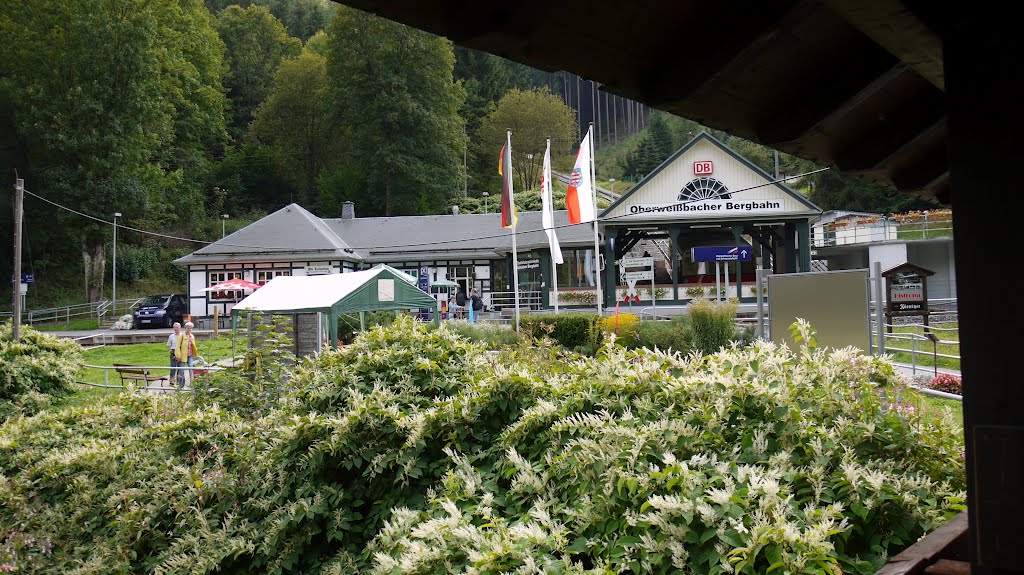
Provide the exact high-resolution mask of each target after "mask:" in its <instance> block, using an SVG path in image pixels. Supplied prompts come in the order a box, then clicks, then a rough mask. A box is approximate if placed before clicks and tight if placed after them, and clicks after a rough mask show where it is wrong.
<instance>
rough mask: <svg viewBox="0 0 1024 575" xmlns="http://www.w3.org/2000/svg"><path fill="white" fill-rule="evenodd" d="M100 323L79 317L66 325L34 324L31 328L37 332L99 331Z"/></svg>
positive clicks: (90, 318) (62, 323) (96, 320)
mask: <svg viewBox="0 0 1024 575" xmlns="http://www.w3.org/2000/svg"><path fill="white" fill-rule="evenodd" d="M99 327H100V322H99V320H98V319H96V318H94V317H81V318H75V319H73V320H71V321H69V322H67V323H64V322H58V323H48V324H35V325H33V326H32V328H33V329H36V330H39V331H72V330H82V329H99Z"/></svg>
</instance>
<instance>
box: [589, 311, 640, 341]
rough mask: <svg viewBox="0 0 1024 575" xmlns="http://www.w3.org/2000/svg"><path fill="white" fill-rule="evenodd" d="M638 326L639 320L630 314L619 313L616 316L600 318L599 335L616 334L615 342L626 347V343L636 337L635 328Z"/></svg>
mask: <svg viewBox="0 0 1024 575" xmlns="http://www.w3.org/2000/svg"><path fill="white" fill-rule="evenodd" d="M639 324H640V318H638V317H636V316H635V315H633V314H631V313H620V314H617V315H611V316H608V317H604V318H601V320H600V322H599V329H600V330H601V333H603V334H605V335H608V334H612V333H614V334H616V339H615V342H616V343H617V344H619V345H626V342H627V341H629V340H631V339H633V337H634V336H635V335H636V330H637V326H638V325H639Z"/></svg>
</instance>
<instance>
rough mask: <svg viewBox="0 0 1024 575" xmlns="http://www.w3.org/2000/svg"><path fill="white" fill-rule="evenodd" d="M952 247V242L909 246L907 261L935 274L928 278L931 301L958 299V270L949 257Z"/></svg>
mask: <svg viewBox="0 0 1024 575" xmlns="http://www.w3.org/2000/svg"><path fill="white" fill-rule="evenodd" d="M952 245H953V243H952V242H948V243H947V242H943V243H938V244H937V243H927V244H910V245H909V246H908V248H909V249H908V255H909V257H908V259H907V261H909V262H910V263H912V264H916V265H919V266H921V267H923V268H928V269H930V270H932V271H933V272H935V275H933V276H929V277H928V298H929V299H932V298H952V297H956V287H955V284H956V270H955V269H954V267H953V265H952V261H951V259H950V257H949V252H950V246H952Z"/></svg>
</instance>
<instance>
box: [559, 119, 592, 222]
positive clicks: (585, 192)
mask: <svg viewBox="0 0 1024 575" xmlns="http://www.w3.org/2000/svg"><path fill="white" fill-rule="evenodd" d="M565 209H566V210H568V212H569V223H570V224H582V223H586V222H592V221H594V220H595V219H597V208H596V206H594V188H593V185H592V183H591V181H590V130H588V131H587V135H586V136H585V137H584V138H583V141H582V142H580V151H579V153H578V154H576V167H575V168H573V170H572V174H570V175H569V189H568V191H566V194H565Z"/></svg>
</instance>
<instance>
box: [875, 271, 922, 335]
mask: <svg viewBox="0 0 1024 575" xmlns="http://www.w3.org/2000/svg"><path fill="white" fill-rule="evenodd" d="M931 275H935V272H933V271H932V270H929V269H926V268H923V267H921V266H918V265H914V264H912V263H909V262H905V263H902V264H900V265H898V266H895V267H891V268H889V269H887V270H885V271H884V272H882V277H883V278H885V293H886V302H887V303H886V306H885V323H887V324H890V326H889V327H888V328H887V330H886V331H887V332H889V333H892V326H891V324H892V318H893V317H899V316H907V315H912V316H915V315H916V316H921V317H922V318H924V325H928V313H929V312H928V276H931Z"/></svg>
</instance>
